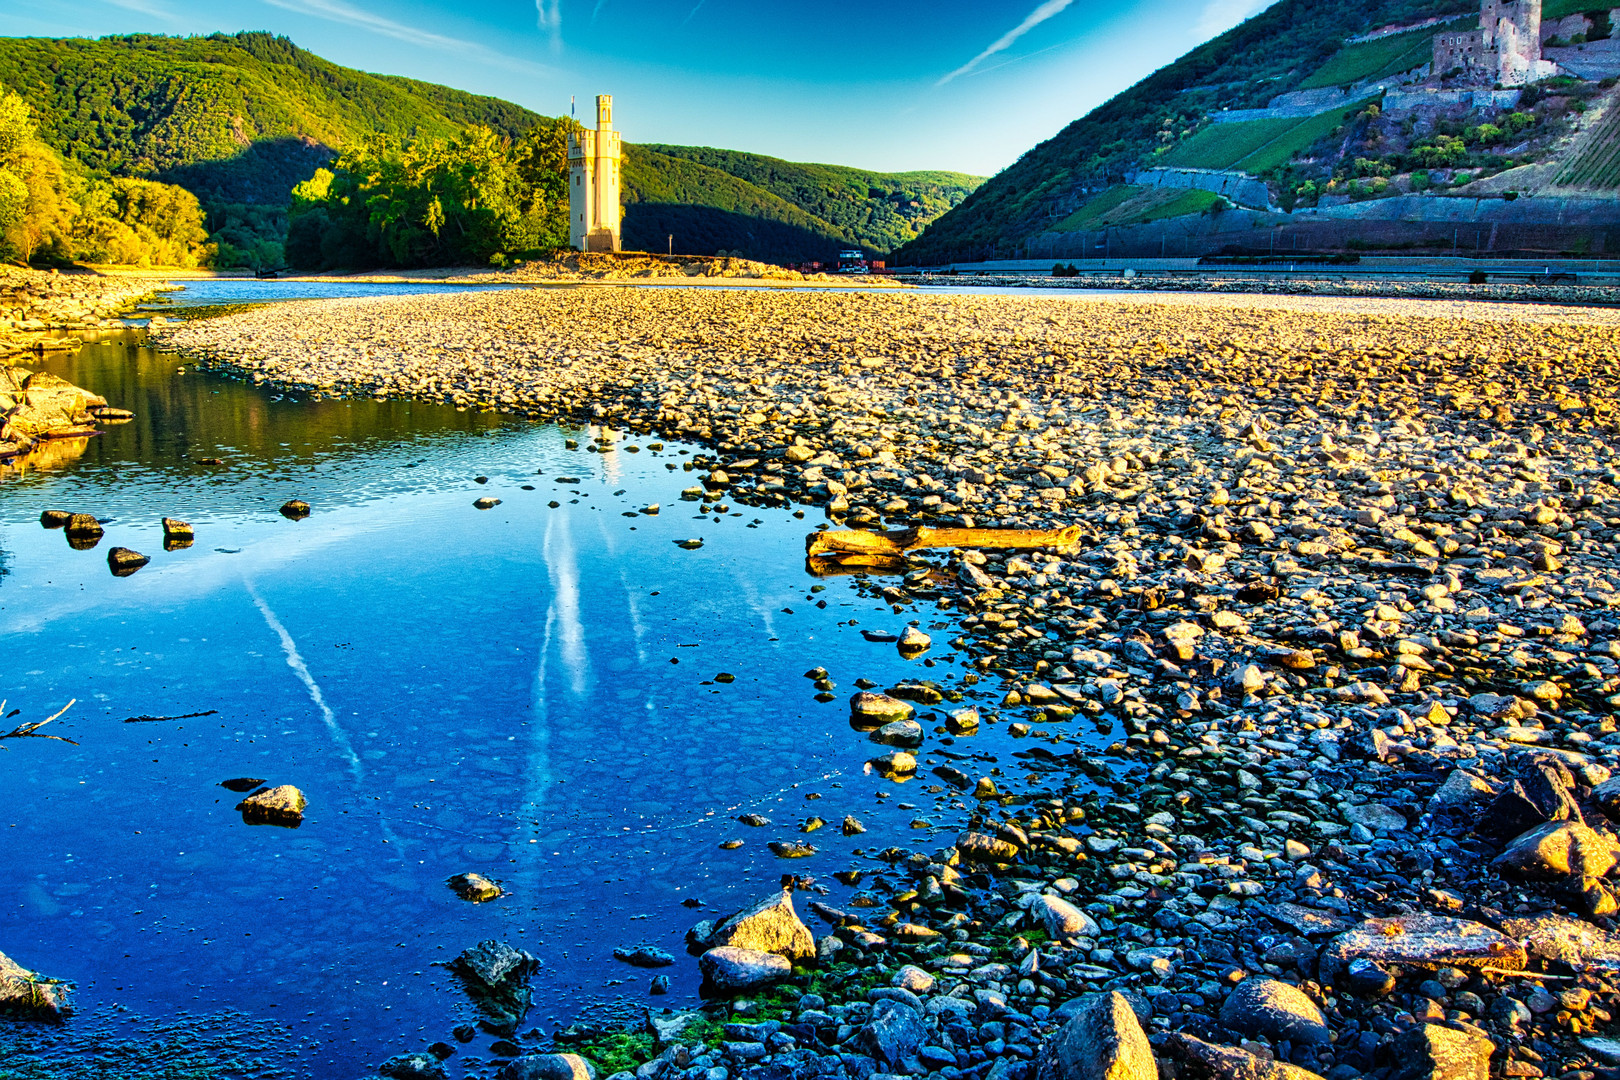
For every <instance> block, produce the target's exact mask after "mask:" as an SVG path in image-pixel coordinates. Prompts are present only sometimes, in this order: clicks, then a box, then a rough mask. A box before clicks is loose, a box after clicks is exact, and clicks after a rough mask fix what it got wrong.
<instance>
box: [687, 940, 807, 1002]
mask: <svg viewBox="0 0 1620 1080" xmlns="http://www.w3.org/2000/svg"><path fill="white" fill-rule="evenodd" d="M698 970H700V971H701V972H702V973H703V981H704V983H705V985H706V986H707V987H708V989H709V990H710V991H711V992H713V993H715V994H718V995H722V996H723V995H730V994H747V993H751V992H753V991H755V990H760V989H763V988H765V987H767V986H773V985H775V984H776V983H779V982H781V981H782V980H784V979H786V978H787V977H788V976H790V975H792V974H793V965H792V964H791V963H790V962H789V961H788V959H787V957H785V956H778V955H777V954H776V953H769V952H762V951H761V950H759V949H744V948H739V947H737V946H735V945H721V946H717V947H716V948H713V949H709V950H708V951H707V952H705V953H704V954H703V955H702V956H700V957H698Z"/></svg>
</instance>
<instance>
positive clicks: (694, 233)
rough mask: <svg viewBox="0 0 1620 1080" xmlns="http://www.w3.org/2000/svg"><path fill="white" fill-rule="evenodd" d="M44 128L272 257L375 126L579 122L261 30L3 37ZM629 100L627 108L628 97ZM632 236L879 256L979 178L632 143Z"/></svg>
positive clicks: (526, 127) (97, 167)
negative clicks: (167, 185)
mask: <svg viewBox="0 0 1620 1080" xmlns="http://www.w3.org/2000/svg"><path fill="white" fill-rule="evenodd" d="M5 89H9V90H11V91H13V92H15V93H17V94H20V95H21V96H22V97H23V98H24V100H26V101H27V102H28V104H29V105H30V106H31V107H32V110H33V113H34V117H35V120H36V121H37V123H38V127H39V135H40V138H41V139H43V140H44V141H45V142H46V143H48V144H49V145H50V146H52V147H54V148H55V149H56V150H57V151H58V152H59V153H61V154H62V155H63V156H64V157H65V158H67V159H69V160H71V161H73V162H76V163H77V164H78V165H79V166H82V167H83V168H85V169H88V170H90V171H91V172H93V173H97V174H101V175H107V176H114V177H118V176H124V177H137V178H141V179H152V180H162V181H167V182H171V183H175V184H178V185H180V186H181V187H184V188H186V189H187V190H189V191H191V192H192V193H194V194H195V195H196V196H197V197H198V198H199V199H200V200H201V202H202V204H203V207H204V209H205V210H207V211H208V218H209V221H210V223H211V224H210V228H211V229H212V230H214V231H215V232H216V233H217V235H216V237H215V238H216V239H217V240H220V241H224V242H225V243H228V244H229V245H232V248H231V249H232V250H237V251H250V250H252V251H260V252H262V253H263V254H262V255H261V256H260V257H259V260H258V261H274V259H275V257H276V256H275V254H274V253H275V251H276V250H277V245H278V244H279V242H280V238H281V236H282V235H283V234H284V233H285V231H286V228H287V219H286V214H285V208H286V206H287V204H288V197H289V193H290V191H291V190H292V188H293V187H294V185H296V184H299V183H301V182H303V181H305V180H308V179H310V177H311V176H313V175H314V173H315V170H316V169H317V168H320V167H321V166H323V165H326V164H327V163H329V162H330V161H331V160H332V158H333V157H334V156H335V155H336V153H337V152H338V151H341V150H344V149H347V148H352V147H355V146H359V145H362V144H365V143H366V142H367V141H369V140H372V139H374V138H375V137H377V136H379V135H380V136H393V137H396V138H400V139H408V138H438V139H449V138H452V137H455V136H457V135H458V134H459V133H461V132H462V131H463V130H464V129H466V128H468V127H470V126H473V125H483V126H487V127H489V128H491V129H493V130H494V131H495V132H496V133H497V134H499V135H502V136H511V137H518V136H522V135H524V134H526V133H529V132H532V131H533V130H534V129H536V128H540V127H547V128H550V127H555V126H557V125H561V124H566V123H570V121H568V120H566V119H557V118H551V117H545V116H541V115H539V114H537V113H534V112H531V111H530V110H528V109H525V108H522V107H521V106H518V105H514V104H512V103H510V102H507V101H502V100H500V99H498V98H491V97H480V96H478V95H474V94H468V93H464V92H462V91H460V90H454V89H451V88H449V87H444V86H437V85H434V84H431V83H423V82H418V81H415V80H412V79H406V78H400V77H396V76H388V75H372V74H367V73H365V72H361V71H355V70H352V69H350V68H345V67H341V66H339V65H337V64H334V63H331V62H330V61H327V60H324V59H322V58H321V57H319V56H316V55H314V54H313V53H309V52H306V51H304V50H303V49H300V48H298V47H297V46H296V45H294V44H293V43H292V42H290V41H288V40H287V39H286V38H284V37H277V36H274V35H272V34H269V33H260V32H245V33H239V34H230V35H226V34H214V35H211V36H208V37H188V38H180V37H164V36H159V35H145V34H141V35H129V36H124V37H108V38H100V39H84V38H66V39H47V38H0V90H5ZM624 104H625V105H626V106H627V107H626V108H625V109H624V110H623V111H625V112H631V111H633V110H632V109H630V108H629V107H628V106H630V105H631V103H630V102H625V103H624ZM626 153H627V162H626V167H625V201H626V204H627V213H626V217H625V233H626V236H625V239H626V243H627V244H629V245H633V246H637V247H647V248H651V249H655V250H663V248H664V247H665V245H666V244H667V243H668V237H669V236H670V235H671V234H673V235H674V236H675V238H676V239H675V245H676V248H677V250H684V251H686V252H689V253H697V254H713V253H714V252H715V251H717V250H721V249H724V250H728V251H742V252H744V253H745V254H747V255H748V256H750V257H753V258H761V259H770V260H776V261H789V260H792V261H797V260H805V259H815V258H829V257H831V256H832V255H833V254H834V253H835V252H836V251H837V249H838V248H840V247H846V246H849V245H852V244H859V245H861V246H863V247H865V248H867V249H868V250H869V251H871V252H874V253H878V254H882V253H887V252H888V251H890V250H892V249H893V248H895V247H898V246H899V245H901V244H903V243H905V242H906V241H908V240H911V239H913V238H914V237H916V236H917V235H918V234H919V233H920V231H921V230H922V228H923V227H924V226H926V225H927V224H928V223H929V222H930V221H932V220H934V219H935V218H937V217H938V216H939V215H940V214H942V213H944V212H945V211H946V210H949V209H950V208H951V207H952V206H955V205H956V204H957V203H959V202H960V201H961V200H962V199H963V198H964V197H965V196H966V195H967V194H968V192H970V191H972V190H973V188H974V187H975V186H976V185H977V184H978V183H980V182H981V181H980V179H979V178H977V177H969V176H964V175H961V174H957V173H902V174H885V173H874V172H867V171H863V170H858V169H851V168H845V167H841V166H830V165H809V164H797V163H791V162H785V161H778V160H776V159H774V158H767V157H762V156H759V155H755V154H747V153H742V152H739V151H730V150H712V149H708V148H703V147H676V146H647V147H640V146H634V145H632V146H627V149H626Z"/></svg>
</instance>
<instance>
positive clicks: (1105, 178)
mask: <svg viewBox="0 0 1620 1080" xmlns="http://www.w3.org/2000/svg"><path fill="white" fill-rule="evenodd" d="M1477 10H1478V5H1477V4H1476V3H1473V2H1470V0H1368V2H1366V3H1363V4H1346V3H1343V2H1342V0H1278V2H1277V3H1275V4H1273V5H1272V6H1271V7H1269V8H1267V9H1266V10H1265V11H1263V12H1261V13H1260V14H1258V15H1256V16H1254V17H1253V18H1251V19H1249V20H1247V21H1245V22H1243V23H1242V24H1240V25H1238V26H1236V27H1234V28H1233V29H1231V30H1229V31H1227V32H1226V33H1224V34H1222V35H1220V36H1219V37H1217V38H1215V39H1214V40H1212V41H1209V42H1206V43H1205V44H1203V45H1200V46H1198V47H1197V48H1195V49H1193V50H1192V51H1191V52H1189V53H1187V54H1186V55H1185V56H1183V57H1181V58H1180V59H1179V60H1176V61H1175V62H1174V63H1171V64H1168V65H1166V66H1165V67H1163V68H1161V69H1159V70H1158V71H1156V72H1154V73H1153V74H1151V75H1149V76H1148V77H1147V78H1145V79H1143V80H1142V81H1141V82H1138V83H1137V84H1136V85H1134V86H1132V87H1130V88H1129V89H1127V90H1125V91H1124V92H1122V93H1120V94H1118V95H1117V96H1115V97H1114V98H1112V99H1110V100H1109V101H1107V102H1105V103H1104V104H1102V105H1100V106H1098V107H1097V108H1096V109H1094V110H1092V111H1091V112H1090V113H1088V114H1087V115H1086V116H1084V117H1081V118H1080V119H1078V120H1076V121H1074V122H1073V123H1071V124H1069V125H1068V126H1067V127H1065V128H1064V129H1063V130H1062V131H1060V132H1059V133H1058V134H1057V135H1055V136H1053V137H1052V138H1050V139H1048V140H1046V141H1045V142H1043V143H1041V144H1040V145H1038V146H1036V147H1034V148H1033V149H1031V150H1029V151H1028V152H1027V153H1025V154H1024V155H1023V156H1022V157H1021V158H1019V159H1018V161H1017V162H1015V163H1014V164H1012V165H1011V166H1009V167H1008V168H1007V169H1005V170H1003V171H1002V172H1001V173H1000V174H998V175H997V176H995V177H993V178H991V179H990V180H989V181H988V182H986V183H985V184H984V185H983V186H982V187H980V188H978V189H977V190H976V191H974V192H973V194H971V195H969V196H968V197H967V198H966V199H965V200H963V202H962V204H961V205H960V206H958V207H956V208H955V209H954V210H951V211H950V212H949V213H947V214H945V215H944V216H943V217H941V218H940V219H939V220H938V221H936V222H934V224H932V225H931V226H929V227H928V229H927V231H925V232H924V233H923V235H922V236H921V237H919V238H918V239H916V240H914V241H912V242H911V243H909V244H907V245H906V246H905V247H903V248H902V249H901V250H900V251H898V252H896V255H895V260H896V261H897V262H901V263H926V262H931V261H937V260H944V259H950V258H965V257H970V256H980V255H984V254H987V253H989V252H991V251H993V250H995V248H996V246H997V245H1001V246H1002V247H1003V248H1005V247H1009V246H1012V245H1015V244H1016V243H1017V242H1018V241H1019V240H1021V239H1023V238H1024V237H1027V236H1030V235H1032V234H1035V233H1039V232H1041V231H1043V230H1045V229H1047V228H1049V227H1050V225H1051V223H1052V221H1053V220H1054V219H1055V218H1056V219H1061V218H1063V217H1066V216H1068V215H1069V214H1071V213H1073V212H1074V205H1075V202H1076V200H1077V199H1079V198H1083V195H1082V193H1083V192H1085V191H1088V190H1089V191H1095V190H1097V189H1098V188H1100V187H1101V188H1106V187H1108V186H1110V185H1111V184H1116V183H1119V182H1121V181H1122V180H1123V178H1124V176H1125V175H1126V174H1128V173H1131V172H1134V171H1136V170H1137V169H1140V168H1144V167H1148V168H1151V167H1153V166H1155V165H1160V164H1167V163H1174V162H1176V161H1178V160H1183V161H1184V160H1186V159H1185V158H1184V157H1177V156H1175V155H1177V153H1178V150H1179V148H1180V146H1181V144H1183V143H1184V142H1185V141H1189V140H1193V139H1203V140H1204V143H1203V144H1202V146H1194V147H1193V148H1191V149H1190V151H1188V153H1190V154H1191V155H1194V156H1197V155H1200V154H1202V153H1204V152H1206V151H1209V149H1210V147H1211V146H1212V145H1214V144H1219V143H1222V142H1224V141H1225V140H1230V139H1234V138H1236V137H1237V135H1236V134H1235V133H1217V134H1210V135H1205V134H1204V132H1205V131H1206V130H1209V125H1208V121H1207V119H1206V118H1207V116H1208V115H1209V114H1210V113H1212V112H1215V111H1218V110H1220V109H1222V108H1229V109H1241V108H1256V107H1262V106H1264V105H1265V104H1266V103H1267V102H1268V101H1269V100H1270V99H1271V98H1272V97H1275V96H1276V95H1277V94H1279V93H1282V92H1283V91H1284V90H1287V89H1294V88H1298V87H1299V86H1300V85H1301V84H1304V83H1306V82H1307V81H1312V82H1313V83H1314V82H1319V81H1320V80H1315V79H1313V77H1314V76H1316V74H1317V73H1318V72H1321V71H1323V68H1324V65H1328V64H1330V62H1331V63H1333V65H1334V66H1333V67H1332V68H1329V69H1328V71H1327V73H1326V74H1325V75H1324V76H1323V78H1326V79H1331V80H1338V79H1341V78H1347V77H1348V78H1349V79H1350V81H1354V78H1355V77H1359V73H1360V72H1361V71H1363V70H1365V69H1366V67H1367V64H1369V63H1370V62H1371V60H1372V59H1374V58H1373V57H1369V56H1366V55H1363V56H1361V57H1360V59H1359V60H1358V59H1357V58H1356V56H1355V55H1352V56H1351V57H1350V58H1348V59H1346V58H1345V57H1343V56H1341V54H1342V53H1345V52H1348V51H1349V50H1348V49H1347V47H1346V46H1345V44H1344V42H1345V41H1346V40H1347V39H1349V38H1351V37H1355V36H1357V35H1358V34H1363V33H1366V32H1368V31H1369V30H1372V29H1375V28H1376V27H1379V26H1386V25H1392V24H1393V25H1403V24H1408V23H1414V22H1419V21H1421V20H1423V19H1426V18H1432V17H1444V16H1451V15H1456V16H1462V15H1465V14H1467V13H1468V12H1469V11H1476V12H1477ZM1352 48H1353V47H1352ZM1408 51H1409V50H1408ZM1403 56H1404V52H1402V53H1396V54H1395V55H1394V56H1393V57H1389V56H1382V58H1381V59H1380V61H1379V62H1380V64H1381V65H1386V66H1387V65H1388V64H1392V63H1397V62H1400V61H1401V60H1402V57H1403ZM1335 69H1336V71H1337V73H1336V72H1335ZM1374 70H1376V68H1375V69H1374ZM1337 84H1338V83H1337V82H1336V81H1333V82H1329V83H1328V85H1337ZM1335 122H1336V123H1337V122H1342V120H1341V121H1335ZM1222 126H1225V125H1222ZM1233 126H1238V125H1233ZM1262 133H1263V132H1262V131H1261V130H1260V129H1255V131H1254V135H1255V137H1256V138H1258V136H1259V135H1260V134H1262ZM1275 139H1276V134H1273V135H1272V138H1271V139H1270V140H1267V141H1268V142H1270V141H1274V140H1275ZM1292 141H1293V140H1290V142H1292ZM1260 145H1263V144H1259V145H1253V146H1250V147H1249V148H1248V149H1246V150H1244V155H1245V156H1246V155H1247V154H1251V153H1256V152H1257V151H1258V150H1259V149H1260ZM1238 148H1239V147H1236V146H1233V147H1232V148H1231V149H1232V150H1236V149H1238ZM1222 152H1223V153H1225V152H1226V151H1224V150H1223V151H1222ZM1264 156H1265V157H1266V158H1268V159H1271V158H1274V155H1270V154H1267V155H1264ZM1238 160H1241V156H1240V157H1238V158H1234V159H1233V161H1234V163H1235V162H1236V161H1238Z"/></svg>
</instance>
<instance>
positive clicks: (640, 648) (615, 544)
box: [596, 517, 652, 708]
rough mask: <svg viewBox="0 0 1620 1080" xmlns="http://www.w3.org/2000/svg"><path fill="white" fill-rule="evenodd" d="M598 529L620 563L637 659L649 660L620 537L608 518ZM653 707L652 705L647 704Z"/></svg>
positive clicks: (638, 604) (608, 550)
mask: <svg viewBox="0 0 1620 1080" xmlns="http://www.w3.org/2000/svg"><path fill="white" fill-rule="evenodd" d="M596 530H597V532H598V533H600V534H601V537H602V551H603V552H604V553H606V555H607V557H608V560H609V561H610V562H615V563H618V564H619V582H620V584H622V585H623V586H624V606H625V609H626V610H627V611H628V612H629V614H630V632H631V633H632V634H634V635H635V639H636V660H637V662H638V663H642V664H645V663H646V662H647V624H646V622H645V621H644V620H643V619H642V617H641V598H640V596H638V595H637V586H633V585H631V584H630V573H629V570H628V569H626V567H625V565H624V560H622V559H620V558H619V557H618V556H619V538H618V537H617V536H614V535H613V533H612V532H611V531H610V530H609V529H608V527H607V519H606V518H602V517H598V518H597V519H596ZM647 707H648V708H652V706H651V705H648V706H647Z"/></svg>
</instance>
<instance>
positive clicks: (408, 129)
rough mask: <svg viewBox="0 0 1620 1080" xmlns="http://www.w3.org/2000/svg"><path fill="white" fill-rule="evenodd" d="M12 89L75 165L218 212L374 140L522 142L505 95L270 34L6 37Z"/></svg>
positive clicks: (277, 201) (273, 195)
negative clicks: (512, 138)
mask: <svg viewBox="0 0 1620 1080" xmlns="http://www.w3.org/2000/svg"><path fill="white" fill-rule="evenodd" d="M0 86H4V87H5V88H7V89H10V90H12V91H13V92H15V93H18V94H20V95H22V97H23V99H24V100H26V101H27V102H28V103H29V105H31V106H32V107H33V111H34V117H35V120H36V122H37V123H38V125H39V134H40V137H41V138H42V139H44V140H45V141H46V142H47V143H49V144H50V145H52V146H54V147H55V148H56V149H57V150H58V151H59V152H60V153H62V154H63V155H64V156H65V157H68V158H71V159H73V160H76V161H78V162H80V163H81V164H83V165H85V166H88V167H89V168H91V169H94V170H97V171H102V172H106V173H110V174H112V175H115V176H134V177H141V178H143V179H155V180H166V181H171V182H173V183H177V184H180V185H181V186H182V187H185V188H187V189H189V190H191V191H192V192H193V193H195V194H196V195H197V196H198V197H199V198H201V199H202V200H203V201H204V202H205V203H209V202H216V203H218V202H223V203H257V204H265V205H285V204H286V201H287V194H288V192H289V191H290V190H291V189H292V186H293V185H294V184H296V183H298V182H299V181H301V180H305V179H308V178H309V176H310V174H311V173H313V172H314V170H315V167H316V166H317V165H318V164H320V163H321V162H324V161H325V160H326V159H327V158H329V157H330V156H331V151H332V150H334V149H337V148H340V147H343V146H346V145H349V144H351V143H354V142H355V141H357V140H363V139H365V138H368V137H370V136H372V135H374V134H384V135H396V136H410V135H437V136H450V135H453V134H455V133H457V132H459V131H461V130H462V129H463V128H465V127H467V126H469V125H472V124H484V125H487V126H489V127H492V128H494V129H496V130H497V131H500V132H502V133H503V134H509V135H515V134H519V133H521V132H523V131H526V130H528V129H529V128H531V127H533V126H534V125H535V124H537V123H539V122H540V121H541V120H542V119H543V118H542V117H540V116H539V115H537V114H536V113H532V112H530V111H529V110H528V109H525V108H522V107H521V106H518V105H513V104H512V103H511V102H507V101H502V100H500V99H498V98H491V97H479V96H477V95H475V94H467V93H463V92H461V91H459V90H451V89H449V88H447V87H442V86H433V85H430V84H427V83H419V82H415V81H414V80H411V79H402V78H395V77H391V76H385V75H369V74H367V73H365V72H362V71H354V70H352V69H350V68H345V67H340V66H339V65H337V64H333V63H331V62H329V61H327V60H323V59H321V58H320V57H319V56H316V55H315V54H313V53H310V52H305V51H304V50H303V49H300V48H298V47H297V46H295V45H293V44H292V42H290V41H288V40H287V39H286V38H282V37H275V36H273V35H271V34H268V33H241V34H232V35H225V34H214V35H211V36H209V37H187V38H180V37H163V36H158V35H148V34H138V35H130V36H127V37H110V38H99V39H88V38H62V39H52V38H0Z"/></svg>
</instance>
